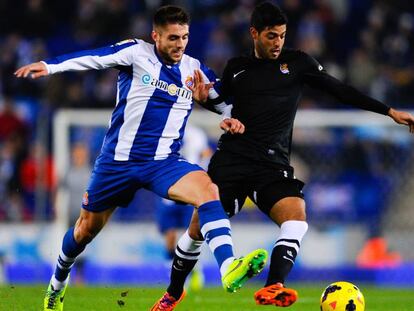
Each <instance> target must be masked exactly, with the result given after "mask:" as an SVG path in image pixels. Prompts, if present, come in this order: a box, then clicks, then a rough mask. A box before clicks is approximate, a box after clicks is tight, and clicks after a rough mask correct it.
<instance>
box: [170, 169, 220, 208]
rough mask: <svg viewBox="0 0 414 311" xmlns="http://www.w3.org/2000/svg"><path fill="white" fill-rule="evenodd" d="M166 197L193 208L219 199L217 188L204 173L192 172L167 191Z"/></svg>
mask: <svg viewBox="0 0 414 311" xmlns="http://www.w3.org/2000/svg"><path fill="white" fill-rule="evenodd" d="M168 196H169V198H171V199H172V200H175V201H180V202H184V203H188V204H191V205H193V206H195V207H199V206H200V205H202V204H204V203H206V202H210V201H214V200H218V199H219V195H218V188H217V186H216V185H215V184H213V182H212V181H211V179H210V177H209V176H208V175H207V173H206V172H204V171H193V172H190V173H188V174H186V175H184V176H183V177H181V178H180V179H179V180H178V181H177V182H176V183H175V184H173V185H172V186H171V187H170V188H169V189H168Z"/></svg>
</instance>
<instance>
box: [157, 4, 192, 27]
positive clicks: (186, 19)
mask: <svg viewBox="0 0 414 311" xmlns="http://www.w3.org/2000/svg"><path fill="white" fill-rule="evenodd" d="M153 23H154V26H165V25H167V24H180V25H189V23H190V16H189V15H188V13H187V12H186V11H185V10H184V9H183V8H181V7H179V6H174V5H165V6H162V7H160V8H159V9H158V10H157V11H156V12H155V14H154V18H153Z"/></svg>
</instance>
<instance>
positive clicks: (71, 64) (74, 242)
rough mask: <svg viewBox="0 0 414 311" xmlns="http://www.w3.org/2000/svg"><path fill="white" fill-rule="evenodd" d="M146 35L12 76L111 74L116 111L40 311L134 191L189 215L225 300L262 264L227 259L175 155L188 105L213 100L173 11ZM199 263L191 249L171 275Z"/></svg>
mask: <svg viewBox="0 0 414 311" xmlns="http://www.w3.org/2000/svg"><path fill="white" fill-rule="evenodd" d="M153 26H154V28H153V31H152V39H153V40H154V41H155V45H153V44H150V43H147V42H144V41H142V40H139V39H130V40H125V41H122V42H119V43H117V44H114V45H111V46H108V47H104V48H99V49H95V50H89V51H82V52H76V53H71V54H67V55H63V56H58V57H55V58H53V59H50V60H46V61H42V62H37V63H32V64H29V65H26V66H23V67H21V68H19V69H18V70H17V71H16V72H15V75H16V77H18V78H27V77H30V78H32V79H36V78H39V77H43V76H47V75H51V74H56V73H60V72H65V71H82V70H89V69H97V70H99V69H105V68H110V67H114V68H117V69H118V70H119V76H118V85H117V86H118V91H117V99H116V106H115V109H114V111H113V113H112V117H111V121H110V124H109V128H108V131H107V133H106V136H105V139H104V142H103V145H102V149H101V153H100V154H99V156H98V158H97V159H96V161H95V166H94V169H93V172H92V175H91V178H90V182H89V185H88V187H87V190H86V192H85V194H84V197H83V200H82V209H81V212H80V216H79V219H78V220H77V222H76V224H75V226H74V227H73V228H70V229H69V230H68V231H67V232H66V234H65V236H64V238H63V243H62V249H61V251H60V254H59V257H58V260H57V265H56V269H55V272H54V274H53V276H52V278H51V281H50V284H49V287H48V289H47V292H46V297H45V299H44V310H63V298H64V295H65V290H66V288H67V284H68V279H69V273H70V270H71V268H72V266H73V264H74V262H75V259H76V257H77V256H78V255H79V254H80V253H82V252H83V250H84V249H85V247H86V245H87V244H88V243H90V242H91V241H92V240H93V239H94V238H95V236H96V235H97V234H98V233H99V231H100V230H101V229H102V228H103V227H104V225H105V224H106V223H107V221H108V219H109V218H110V216H111V214H112V213H113V212H114V210H115V209H116V208H117V207H118V206H120V207H123V206H127V205H128V203H129V202H130V201H131V200H132V198H133V196H134V194H135V192H136V191H137V190H138V189H140V188H146V189H149V190H151V191H153V192H155V193H156V194H158V195H160V196H162V197H165V198H169V199H172V200H176V201H181V202H185V203H188V204H191V205H193V206H195V207H196V209H197V215H198V217H199V219H200V224H201V232H202V235H203V238H204V239H205V240H206V241H207V243H208V245H209V247H210V249H211V251H212V252H213V254H214V256H215V258H216V260H217V263H218V265H219V267H220V272H221V275H222V283H223V287H224V288H225V289H226V290H228V291H230V292H233V291H236V290H237V289H238V288H239V287H240V286H242V284H243V283H244V281H245V280H246V279H248V278H250V277H252V276H254V275H256V274H257V273H259V272H260V271H261V270H262V268H263V266H264V264H265V261H266V257H267V253H266V251H265V250H260V249H259V250H255V251H253V252H252V253H250V254H248V255H247V256H246V257H244V258H243V257H242V258H239V259H235V257H234V255H233V245H232V238H231V231H230V223H229V220H228V218H227V215H226V214H225V212H224V210H223V207H222V205H221V203H220V201H219V194H218V189H217V186H216V185H215V184H213V183H212V181H211V179H210V178H209V177H208V175H207V173H206V172H205V171H203V170H202V168H201V167H200V166H198V165H195V164H191V163H189V162H187V161H186V160H185V159H184V158H182V157H181V156H180V154H179V149H180V145H181V141H182V138H183V134H184V129H185V125H186V122H187V119H188V117H189V115H190V112H191V109H192V107H193V98H194V99H197V98H198V97H199V96H200V93H204V94H206V93H208V95H209V97H210V98H215V97H217V96H218V94H217V92H216V90H215V89H214V87H213V86H212V83H210V82H214V81H215V76H214V74H213V73H212V71H211V70H209V69H208V68H207V67H205V66H204V65H203V64H201V63H200V62H199V61H198V60H197V59H195V58H192V57H190V56H188V55H186V54H184V50H185V47H186V45H187V43H188V37H189V17H188V15H187V13H186V12H185V11H183V9H181V8H179V7H176V6H165V7H161V8H160V9H159V10H157V12H156V13H155V15H154V19H153ZM196 70H200V72H202V75H203V78H204V80H205V81H208V83H206V84H205V85H204V86H203V87H201V88H197V89H194V88H193V79H194V74H195V71H196ZM219 106H220V104H219V105H218V109H221V108H220V107H221V106H220V107H219ZM220 124H221V126H222V127H223V129H225V130H230V132H232V133H242V132H243V130H244V127H243V125H242V124H241V123H240V122H239V121H238V120H236V119H231V118H227V119H225V120H223V121H222V122H221V123H220ZM195 238H197V237H196V236H190V235H188V234H187V235H185V236H184V237H182V238H181V240H180V242H179V245H184V246H185V249H188V247H186V244H192V242H193V241H194V239H195ZM180 243H181V244H180ZM196 244H197V243H196ZM184 246H183V248H184ZM199 253H200V248H199V247H194V248H191V250H190V251H189V252H187V253H179V255H178V258H179V260H175V261H174V262H173V267H178V266H180V264H181V263H182V262H183V261H193V260H196V259H197V258H198V255H199ZM191 268H192V267H191ZM191 268H190V270H191ZM179 269H181V268H179ZM184 294H185V293H184V292H183V291H180V292H174V293H166V294H165V295H164V296H163V297H162V298H161V299H160V301H158V302H157V303H156V304H155V305H154V306H153V308H152V310H173V309H174V307H175V305H176V304H177V303H178V302H179V301H180V300H181V299H182V298H183V297H184Z"/></svg>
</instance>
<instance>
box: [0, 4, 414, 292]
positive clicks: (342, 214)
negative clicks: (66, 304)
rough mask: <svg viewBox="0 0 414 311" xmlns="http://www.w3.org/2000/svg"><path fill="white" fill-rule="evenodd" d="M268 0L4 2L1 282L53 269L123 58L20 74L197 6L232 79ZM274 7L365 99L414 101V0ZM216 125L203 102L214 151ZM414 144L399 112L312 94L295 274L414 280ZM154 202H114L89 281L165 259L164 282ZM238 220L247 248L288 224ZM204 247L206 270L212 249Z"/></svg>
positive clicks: (199, 38) (301, 161) (299, 125)
mask: <svg viewBox="0 0 414 311" xmlns="http://www.w3.org/2000/svg"><path fill="white" fill-rule="evenodd" d="M256 2H257V1H253V0H243V1H235V0H224V1H223V0H222V1H214V0H210V1H185V0H182V1H128V0H111V1H98V0H89V1H83V0H78V1H64V2H61V1H58V2H56V1H47V0H29V1H2V2H1V3H0V12H1V14H0V16H1V18H0V52H1V53H0V108H1V110H0V198H1V199H0V262H1V263H2V264H1V265H0V266H1V269H0V281H5V282H39V281H45V280H47V279H48V278H49V274H50V271H51V269H52V262H53V261H54V259H55V257H56V255H57V250H58V249H59V244H60V240H61V237H62V234H63V232H64V230H65V228H66V227H67V226H68V225H69V224H70V223H73V221H74V219H75V218H76V216H77V214H78V212H79V207H80V202H81V199H82V194H83V191H84V187H85V185H86V183H87V180H88V177H89V174H90V170H91V166H92V165H93V161H94V159H95V157H96V155H97V153H98V152H99V149H100V146H101V143H102V138H103V136H104V134H105V130H106V127H107V124H108V121H109V114H110V111H109V108H112V107H113V106H114V101H115V94H116V89H115V86H116V83H115V81H116V78H117V71H116V70H115V69H111V70H105V71H101V72H98V71H96V72H83V73H65V74H61V75H56V76H52V77H49V78H46V79H40V80H36V81H27V80H18V79H15V78H14V77H13V72H14V70H15V69H16V68H17V67H18V66H21V65H24V64H27V63H29V62H33V61H38V60H41V59H45V58H48V57H52V56H55V55H58V54H62V53H66V52H71V51H75V50H79V49H89V48H94V47H98V46H101V45H108V44H113V43H115V42H118V41H121V40H123V39H126V38H130V37H137V38H142V39H145V40H148V41H150V37H149V34H150V31H151V18H150V17H151V16H152V13H153V12H154V10H155V9H156V8H157V7H158V6H159V5H162V4H172V3H173V4H179V5H182V6H184V7H186V8H187V9H188V10H189V11H190V13H191V15H192V24H191V28H190V32H191V34H190V43H189V46H188V50H187V52H188V54H190V55H192V56H195V57H198V58H200V59H202V60H203V61H204V62H205V63H206V64H207V65H208V66H210V67H211V68H212V69H213V70H215V71H216V73H217V74H218V75H221V72H222V70H223V68H224V65H225V63H226V61H227V59H229V58H230V57H232V56H234V55H239V54H246V53H249V52H250V49H251V42H250V38H249V33H248V25H249V24H248V23H249V15H250V12H251V10H252V8H253V6H254V4H255V3H256ZM276 3H278V4H279V5H280V6H281V7H282V8H283V9H284V10H285V11H286V13H287V15H288V17H289V26H288V34H287V42H286V45H287V46H291V47H295V48H299V49H302V50H304V51H306V52H307V53H309V54H311V55H312V56H314V57H316V58H317V59H318V60H319V61H320V62H321V63H322V64H323V65H324V67H325V68H326V69H327V70H328V72H330V73H331V74H332V75H334V76H336V77H337V78H339V79H341V80H343V81H346V82H348V83H350V84H352V85H354V86H355V87H357V88H358V89H360V90H362V91H364V92H366V93H367V94H369V95H371V96H373V97H375V98H377V99H379V100H382V101H384V102H385V103H387V104H389V105H391V106H393V107H397V108H400V109H405V110H410V109H413V108H412V107H413V105H412V103H413V102H414V101H413V100H414V91H413V89H414V70H413V64H414V45H413V42H414V41H413V39H414V38H413V37H414V15H413V14H414V13H413V10H412V5H411V4H410V3H409V1H398V0H394V1H387V0H382V1H376V0H372V1H368V0H362V1H360V0H349V1H345V0H342V1H341V0H306V1H305V0H303V1H301V0H284V1H276ZM69 109H70V110H69ZM91 109H94V110H91ZM319 109H323V110H322V111H320V110H319ZM218 120H219V119H218V118H217V117H216V116H214V115H212V114H211V113H210V112H206V111H203V110H201V109H199V108H198V107H196V109H195V111H194V113H193V115H192V117H191V118H190V121H189V122H192V123H194V124H197V125H199V126H201V127H202V128H204V129H205V130H206V131H207V133H208V135H209V140H210V145H211V146H212V148H214V147H215V144H216V140H217V137H218V135H219V134H220V132H219V130H218V127H217V123H218ZM413 150H414V149H413V138H412V137H411V136H410V135H409V133H408V131H406V129H405V128H400V127H396V126H394V125H393V124H392V121H391V120H390V119H388V118H386V117H383V116H376V115H374V114H372V113H364V112H357V111H355V110H353V109H351V108H349V106H346V105H343V104H339V103H337V102H336V101H335V100H334V99H332V98H330V97H326V96H323V95H321V94H320V93H316V92H315V91H312V90H309V89H306V91H305V93H304V94H303V97H302V99H301V103H300V112H299V114H298V119H297V121H296V128H295V131H294V146H293V155H292V163H293V165H294V166H295V168H296V175H297V177H298V178H300V179H303V180H304V181H306V183H307V185H306V188H305V190H304V192H305V196H306V200H307V208H308V217H309V222H310V225H311V227H310V229H311V230H310V231H309V233H308V235H307V237H306V238H305V240H304V243H303V249H302V251H301V255H300V258H299V261H298V263H297V266H298V267H297V269H294V272H293V275H292V278H293V279H297V280H306V279H308V280H313V279H315V278H316V277H318V278H319V279H323V278H332V279H335V278H334V276H338V277H340V276H344V278H345V277H346V276H349V277H352V278H362V279H363V280H365V281H372V282H380V283H387V282H388V283H395V284H400V285H411V286H414V281H413V280H414V272H413V271H414V251H413V250H414V242H413V241H412V240H413V239H412V236H413V232H414V208H413V207H414V206H413V203H412V202H413V195H414V181H413V178H412V176H413V170H414V167H413V165H414V164H413V161H412V159H413V158H414V157H413V152H414V151H413ZM155 200H156V199H155V198H154V196H153V195H152V194H151V193H149V192H147V191H140V192H138V193H137V195H136V198H135V199H134V201H133V203H132V204H131V207H130V208H128V209H120V210H118V211H117V213H115V215H114V217H113V220H112V221H111V223H110V225H109V227H108V228H106V229H105V230H104V231H103V232H102V235H100V236H99V237H98V239H97V240H96V241H94V242H93V244H92V245H91V247H90V248H88V251H87V252H86V253H85V257H84V258H85V264H86V265H93V266H94V267H95V268H96V267H99V269H93V271H100V272H102V271H104V272H105V273H102V274H101V276H97V275H92V274H91V273H92V272H91V271H92V269H85V273H86V275H85V279H86V280H87V281H90V282H91V281H92V280H95V281H96V282H98V281H102V282H103V281H105V282H109V281H112V282H117V281H118V282H125V281H130V282H149V279H148V278H146V276H145V275H146V274H145V272H144V271H147V270H148V269H147V268H148V267H147V266H146V265H147V264H148V262H159V263H160V265H158V267H160V268H159V269H160V271H158V273H159V274H157V275H158V276H159V278H158V279H159V280H160V282H162V281H163V280H167V277H168V274H167V270H168V268H167V267H166V266H167V265H166V264H165V263H166V262H165V260H164V256H163V253H164V249H163V240H162V237H161V236H160V234H159V233H158V232H157V230H156V226H155V224H154V219H155V216H154V209H155ZM233 231H234V236H235V245H236V250H237V252H240V253H243V252H245V251H246V250H251V249H252V248H256V247H257V246H258V243H261V244H262V245H261V246H263V247H268V248H269V249H270V248H271V245H272V243H273V241H274V237H275V236H276V233H277V230H276V228H275V227H274V226H273V225H271V224H270V222H269V221H268V220H267V219H266V217H265V216H264V215H262V214H260V213H259V212H258V211H257V209H255V208H253V207H252V208H246V209H244V210H243V212H242V213H241V214H240V215H238V216H237V217H235V219H234V222H233ZM259 241H260V242H259ZM205 253H206V254H205V255H204V256H205V257H203V261H204V262H205V267H206V269H209V268H208V267H209V264H210V263H211V258H210V257H209V255H207V253H208V252H205ZM114 254H117V255H114ZM22 266H23V267H26V268H24V269H22V268H21V267H22ZM17 267H19V268H17ZM35 267H36V268H35ZM117 269H118V270H117ZM128 269H133V271H134V272H133V273H130V272H131V270H128ZM140 269H141V270H140ZM114 271H115V272H114ZM119 271H123V272H124V274H122V273H118V272H119ZM151 271H152V272H151V273H155V272H154V270H151ZM211 271H212V272H211V273H210V275H214V273H216V272H213V271H215V270H214V269H213V268H212V269H211ZM88 273H89V274H88ZM116 273H117V274H116ZM114 275H117V276H114ZM131 275H134V276H133V277H131ZM153 275H154V274H152V276H153Z"/></svg>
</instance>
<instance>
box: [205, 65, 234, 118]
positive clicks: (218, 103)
mask: <svg viewBox="0 0 414 311" xmlns="http://www.w3.org/2000/svg"><path fill="white" fill-rule="evenodd" d="M200 70H201V72H202V73H203V78H204V81H205V82H206V83H209V82H214V85H213V87H212V88H211V89H210V91H209V94H208V99H207V101H206V102H205V103H200V105H201V106H203V107H204V108H206V109H208V110H210V111H212V112H215V113H217V114H221V115H222V116H223V118H230V117H231V109H232V108H233V105H231V104H229V103H228V102H226V101H225V99H224V97H223V96H222V82H221V80H220V79H218V78H217V76H216V74H215V73H214V72H213V70H211V69H210V68H208V67H207V66H205V65H204V64H203V63H200Z"/></svg>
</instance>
